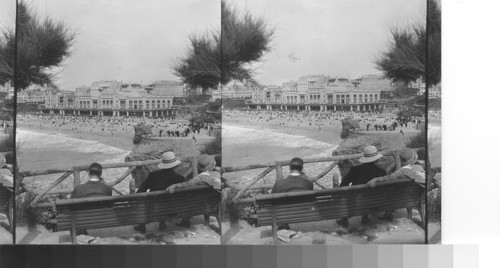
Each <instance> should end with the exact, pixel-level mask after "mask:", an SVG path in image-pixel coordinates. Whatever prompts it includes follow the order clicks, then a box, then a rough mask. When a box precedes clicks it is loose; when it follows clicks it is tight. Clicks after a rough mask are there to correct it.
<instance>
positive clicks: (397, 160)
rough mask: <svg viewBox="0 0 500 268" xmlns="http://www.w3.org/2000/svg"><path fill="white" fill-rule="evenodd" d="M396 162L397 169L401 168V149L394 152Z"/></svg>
mask: <svg viewBox="0 0 500 268" xmlns="http://www.w3.org/2000/svg"><path fill="white" fill-rule="evenodd" d="M394 162H396V170H398V169H400V168H401V159H400V158H399V151H395V152H394Z"/></svg>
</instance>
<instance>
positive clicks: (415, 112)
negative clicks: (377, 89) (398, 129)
mask: <svg viewBox="0 0 500 268" xmlns="http://www.w3.org/2000/svg"><path fill="white" fill-rule="evenodd" d="M396 115H397V116H398V118H412V117H414V116H423V113H422V111H421V110H419V109H407V110H401V111H398V113H397V114H396Z"/></svg>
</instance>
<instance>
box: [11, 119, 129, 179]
mask: <svg viewBox="0 0 500 268" xmlns="http://www.w3.org/2000/svg"><path fill="white" fill-rule="evenodd" d="M16 135H17V136H16V140H17V146H18V152H19V153H18V155H17V161H18V165H19V169H20V171H35V170H47V169H62V168H71V167H73V166H78V165H88V164H91V163H93V162H97V163H101V164H102V163H116V162H124V159H125V157H126V156H127V155H128V154H129V151H126V150H122V149H119V148H115V147H112V146H109V145H106V144H103V143H100V142H97V141H89V140H81V139H75V138H72V137H69V136H67V135H63V134H55V135H52V134H45V133H39V132H35V131H29V130H23V129H17V133H16ZM124 170H126V169H123V168H120V169H108V170H105V171H104V172H103V177H104V178H105V179H106V181H112V180H114V179H116V178H117V177H119V176H120V174H122V173H124ZM59 176H61V174H57V175H51V176H38V177H37V178H33V177H31V178H28V179H29V180H30V181H31V184H32V186H34V187H40V186H43V185H46V184H47V183H48V182H50V181H52V180H53V179H55V178H56V177H59ZM81 176H82V178H84V177H85V172H83V173H81ZM70 180H71V179H70ZM39 184H40V185H39Z"/></svg>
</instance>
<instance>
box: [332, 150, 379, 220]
mask: <svg viewBox="0 0 500 268" xmlns="http://www.w3.org/2000/svg"><path fill="white" fill-rule="evenodd" d="M382 157H383V155H381V154H380V153H379V152H378V150H377V147H375V146H373V145H370V146H366V147H365V149H364V150H363V156H362V157H361V158H360V159H359V162H360V163H361V165H358V166H353V167H352V168H351V169H350V170H349V172H348V173H347V175H346V176H345V177H344V178H342V182H341V183H340V187H344V186H349V185H360V184H366V183H368V181H370V180H371V179H373V178H376V177H380V176H384V175H386V174H387V172H386V171H385V170H384V169H383V168H380V167H378V166H377V162H378V160H379V159H380V158H382ZM368 220H369V218H368V215H363V216H362V217H361V223H363V224H365V223H367V222H368ZM337 224H339V225H341V226H343V227H347V226H349V220H348V218H342V219H340V220H337Z"/></svg>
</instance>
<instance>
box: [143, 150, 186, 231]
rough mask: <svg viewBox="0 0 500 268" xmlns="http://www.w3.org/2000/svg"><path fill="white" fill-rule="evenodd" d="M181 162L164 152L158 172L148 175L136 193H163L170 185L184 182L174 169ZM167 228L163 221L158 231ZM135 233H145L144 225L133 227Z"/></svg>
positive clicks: (173, 154)
mask: <svg viewBox="0 0 500 268" xmlns="http://www.w3.org/2000/svg"><path fill="white" fill-rule="evenodd" d="M181 163H182V162H181V161H179V160H178V159H177V157H175V153H174V152H166V153H164V154H162V156H161V163H159V164H158V168H159V170H156V171H153V172H151V173H149V175H148V177H147V178H146V180H145V181H144V182H143V183H142V184H141V186H140V187H139V190H137V192H138V193H145V192H147V191H150V192H153V191H163V190H165V189H167V188H168V187H169V186H170V185H172V184H175V183H180V182H184V181H185V178H184V177H183V176H181V175H179V174H177V173H175V171H174V168H175V167H177V166H178V165H180V164H181ZM166 228H167V226H166V224H165V221H160V223H159V225H158V229H160V230H165V229H166ZM134 229H135V230H136V231H139V232H140V233H146V224H138V225H136V226H134Z"/></svg>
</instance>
